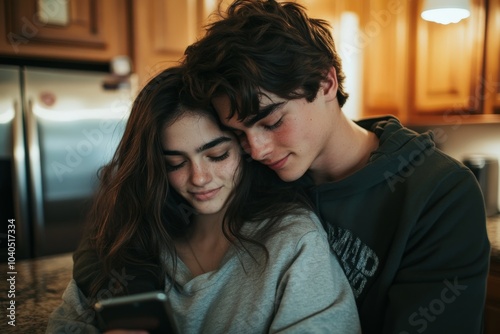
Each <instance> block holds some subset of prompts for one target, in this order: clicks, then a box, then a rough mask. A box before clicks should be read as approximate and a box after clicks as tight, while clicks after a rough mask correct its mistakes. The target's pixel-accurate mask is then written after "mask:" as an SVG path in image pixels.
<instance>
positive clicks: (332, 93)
mask: <svg viewBox="0 0 500 334" xmlns="http://www.w3.org/2000/svg"><path fill="white" fill-rule="evenodd" d="M319 89H320V90H322V92H323V95H324V96H325V98H326V100H327V101H333V100H335V99H336V98H337V89H338V82H337V71H336V70H335V67H333V66H332V67H330V69H329V70H328V72H327V74H326V77H325V79H324V80H323V81H321V86H320V88H319Z"/></svg>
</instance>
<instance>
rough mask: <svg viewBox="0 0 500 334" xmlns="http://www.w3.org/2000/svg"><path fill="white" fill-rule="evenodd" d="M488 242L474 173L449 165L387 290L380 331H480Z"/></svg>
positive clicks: (415, 226)
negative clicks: (385, 308)
mask: <svg viewBox="0 0 500 334" xmlns="http://www.w3.org/2000/svg"><path fill="white" fill-rule="evenodd" d="M489 254H490V244H489V241H488V237H487V232H486V217H485V210H484V203H483V201H482V195H481V191H480V188H479V185H478V184H477V182H476V179H475V178H474V175H473V174H472V173H471V172H470V171H469V170H468V169H466V168H464V167H462V168H457V169H453V171H452V172H450V173H449V174H448V175H446V176H444V177H443V178H442V180H440V181H438V182H436V185H435V188H434V192H433V193H432V195H431V197H430V198H429V199H428V201H427V205H426V207H425V209H424V210H423V211H422V213H421V214H420V217H419V218H418V220H417V222H416V224H415V225H414V228H413V231H412V233H411V235H410V237H409V239H408V240H407V244H406V246H405V254H404V257H403V258H402V260H401V264H400V266H399V270H398V272H397V274H396V277H395V280H394V282H393V283H392V285H391V286H390V287H389V289H388V296H387V297H388V300H389V305H388V307H387V311H386V314H385V321H384V330H383V332H384V333H426V334H430V333H436V334H438V333H480V332H481V330H482V326H483V316H484V302H485V296H486V279H487V274H488V266H489Z"/></svg>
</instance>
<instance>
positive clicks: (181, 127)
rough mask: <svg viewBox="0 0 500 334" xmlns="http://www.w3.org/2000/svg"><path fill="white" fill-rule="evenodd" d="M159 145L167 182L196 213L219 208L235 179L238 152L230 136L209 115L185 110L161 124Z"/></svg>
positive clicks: (235, 142) (218, 211)
mask: <svg viewBox="0 0 500 334" xmlns="http://www.w3.org/2000/svg"><path fill="white" fill-rule="evenodd" d="M162 146H163V151H164V156H165V160H166V163H167V169H168V171H169V172H168V181H169V183H170V186H171V187H173V188H174V189H175V190H176V191H177V192H178V193H179V194H180V195H181V196H182V197H184V198H185V199H186V201H187V202H188V203H190V204H191V206H192V207H193V209H194V210H195V212H196V213H197V214H204V215H209V214H217V213H221V212H223V210H224V209H225V204H226V201H227V199H228V197H229V195H230V193H231V191H232V190H233V188H234V187H235V184H236V183H237V182H238V181H239V175H236V174H237V173H238V167H239V165H240V161H241V155H240V148H239V144H238V143H237V141H236V139H235V138H234V136H233V135H232V134H231V133H230V132H223V131H221V130H220V129H219V127H218V125H217V124H216V123H215V122H214V121H213V120H212V119H211V118H210V117H209V116H205V115H199V114H191V113H187V114H184V115H183V116H181V117H180V118H179V119H177V120H176V121H175V122H174V123H173V124H171V125H168V126H165V128H164V129H163V136H162ZM235 175H236V177H235Z"/></svg>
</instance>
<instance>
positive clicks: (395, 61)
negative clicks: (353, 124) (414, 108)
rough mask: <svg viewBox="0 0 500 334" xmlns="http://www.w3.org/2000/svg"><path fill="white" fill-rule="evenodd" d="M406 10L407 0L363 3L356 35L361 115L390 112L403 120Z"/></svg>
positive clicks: (404, 108)
mask: <svg viewBox="0 0 500 334" xmlns="http://www.w3.org/2000/svg"><path fill="white" fill-rule="evenodd" d="M409 10H410V6H409V4H408V2H407V1H387V0H374V1H369V2H367V3H366V4H365V5H364V12H363V21H362V22H363V24H362V30H361V32H360V36H359V38H358V39H359V41H360V49H361V51H362V52H363V58H364V61H363V63H364V68H363V84H364V86H363V96H364V101H363V104H364V110H363V115H364V116H378V115H387V114H392V115H395V116H397V117H398V118H399V119H400V120H401V121H402V122H405V121H406V118H407V110H408V107H407V105H408V82H409V80H408V66H409V63H408V39H409V36H408V20H409V17H410V11H409Z"/></svg>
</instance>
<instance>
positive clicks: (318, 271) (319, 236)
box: [269, 230, 361, 334]
mask: <svg viewBox="0 0 500 334" xmlns="http://www.w3.org/2000/svg"><path fill="white" fill-rule="evenodd" d="M321 232H324V231H320V230H316V231H310V232H307V233H306V234H305V235H303V237H302V238H300V240H299V242H298V243H297V245H296V248H295V256H294V257H293V261H292V262H291V263H290V265H289V267H288V268H287V270H286V271H285V273H284V275H283V276H282V279H281V280H280V282H279V284H278V293H277V296H278V300H279V302H278V303H277V306H276V308H275V309H276V313H275V317H274V319H273V322H272V324H271V327H270V331H269V332H270V333H329V334H332V333H342V334H346V333H361V327H360V323H359V317H358V312H357V309H356V304H355V300H354V295H353V293H352V290H351V288H350V286H349V282H348V281H347V278H346V277H345V275H344V272H343V271H342V269H341V267H340V265H339V263H338V261H337V259H336V257H335V256H334V255H333V253H332V252H331V251H330V248H329V246H328V242H327V239H326V234H324V233H321Z"/></svg>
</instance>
